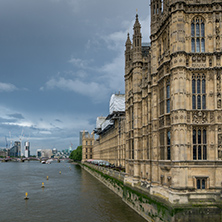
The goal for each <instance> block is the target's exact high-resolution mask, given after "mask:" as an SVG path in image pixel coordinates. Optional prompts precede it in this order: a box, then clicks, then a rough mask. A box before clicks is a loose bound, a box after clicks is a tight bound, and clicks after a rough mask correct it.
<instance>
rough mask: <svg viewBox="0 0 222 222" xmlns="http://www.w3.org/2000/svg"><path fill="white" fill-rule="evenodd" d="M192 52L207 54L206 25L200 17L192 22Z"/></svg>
mask: <svg viewBox="0 0 222 222" xmlns="http://www.w3.org/2000/svg"><path fill="white" fill-rule="evenodd" d="M191 51H192V52H205V24H204V20H203V19H202V18H200V17H196V18H194V19H193V20H192V22H191Z"/></svg>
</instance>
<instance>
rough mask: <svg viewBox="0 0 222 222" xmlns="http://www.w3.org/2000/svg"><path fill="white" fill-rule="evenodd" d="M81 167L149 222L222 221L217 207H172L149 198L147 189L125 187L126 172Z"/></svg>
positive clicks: (89, 165)
mask: <svg viewBox="0 0 222 222" xmlns="http://www.w3.org/2000/svg"><path fill="white" fill-rule="evenodd" d="M81 167H82V168H83V169H85V170H86V171H87V172H89V173H90V174H91V175H93V176H94V177H95V178H97V179H98V180H99V181H100V182H102V183H103V184H104V185H106V186H107V187H108V188H109V189H111V190H112V191H113V192H115V193H116V194H117V195H118V196H119V197H121V198H122V200H123V201H124V202H125V203H126V204H127V205H129V206H130V207H131V208H132V209H133V210H135V211H136V212H137V213H138V214H140V215H141V216H142V217H143V218H145V219H146V220H147V221H152V222H160V221H164V222H171V221H172V222H190V221H195V222H199V221H201V222H205V221H206V222H210V221H214V222H221V221H222V210H221V209H220V208H219V207H218V206H216V205H211V206H206V205H205V206H202V205H194V204H189V205H181V204H180V205H179V204H177V205H171V204H169V203H168V202H167V201H164V200H161V199H160V198H157V197H156V196H153V195H150V194H149V192H147V191H146V190H145V189H142V188H139V187H137V186H134V187H132V186H129V185H126V184H124V177H125V173H123V172H118V171H114V170H112V169H108V168H104V167H100V166H95V165H92V164H87V163H84V164H81Z"/></svg>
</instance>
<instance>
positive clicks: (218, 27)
mask: <svg viewBox="0 0 222 222" xmlns="http://www.w3.org/2000/svg"><path fill="white" fill-rule="evenodd" d="M215 31H216V49H217V50H220V23H219V20H218V19H217V20H216V27H215Z"/></svg>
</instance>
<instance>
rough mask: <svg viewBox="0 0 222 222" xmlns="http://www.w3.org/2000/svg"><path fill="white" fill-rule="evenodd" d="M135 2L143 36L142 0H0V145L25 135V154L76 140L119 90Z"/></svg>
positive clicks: (146, 1)
mask: <svg viewBox="0 0 222 222" xmlns="http://www.w3.org/2000/svg"><path fill="white" fill-rule="evenodd" d="M136 9H138V15H139V20H140V23H141V25H142V36H143V42H149V30H150V24H149V20H150V19H149V0H137V1H134V0H130V1H129V0H112V1H107V0H93V1H92V0H0V28H1V29H0V72H1V78H0V98H1V102H0V147H5V146H6V142H5V137H7V139H8V141H11V140H12V141H13V142H14V141H16V140H17V141H18V140H19V138H20V137H21V138H22V141H23V142H25V141H26V140H29V141H30V143H31V154H35V153H36V149H45V148H49V149H52V148H54V147H56V148H57V149H58V150H62V149H66V148H69V146H70V143H72V144H73V148H76V147H77V146H78V145H79V131H80V130H84V129H85V130H88V131H90V132H91V131H92V130H93V129H94V128H95V124H96V117H97V116H101V115H103V116H107V115H108V113H109V100H110V96H111V95H112V94H113V93H117V92H119V91H120V92H121V93H124V50H125V41H126V38H127V32H129V33H130V37H132V31H133V24H134V21H135V15H136ZM10 134H11V138H10V136H9V135H10ZM9 143H10V142H9Z"/></svg>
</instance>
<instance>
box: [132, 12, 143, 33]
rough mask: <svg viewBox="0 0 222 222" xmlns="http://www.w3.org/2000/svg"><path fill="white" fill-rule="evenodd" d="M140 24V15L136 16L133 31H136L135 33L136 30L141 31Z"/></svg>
mask: <svg viewBox="0 0 222 222" xmlns="http://www.w3.org/2000/svg"><path fill="white" fill-rule="evenodd" d="M140 27H141V26H140V23H139V19H138V14H136V21H135V23H134V26H133V29H134V31H135V30H136V29H138V30H139V31H140Z"/></svg>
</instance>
